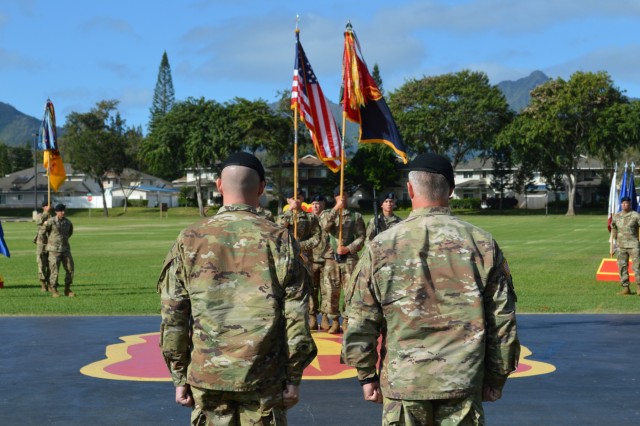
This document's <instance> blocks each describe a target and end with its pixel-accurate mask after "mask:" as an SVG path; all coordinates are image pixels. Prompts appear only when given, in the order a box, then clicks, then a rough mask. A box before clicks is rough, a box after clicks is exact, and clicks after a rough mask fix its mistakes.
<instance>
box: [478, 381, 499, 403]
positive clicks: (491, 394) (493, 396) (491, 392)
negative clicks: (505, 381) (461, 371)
mask: <svg viewBox="0 0 640 426" xmlns="http://www.w3.org/2000/svg"><path fill="white" fill-rule="evenodd" d="M500 398H502V391H501V390H500V389H496V388H492V387H491V386H489V385H484V386H483V387H482V400H483V401H489V402H494V401H497V400H499V399H500Z"/></svg>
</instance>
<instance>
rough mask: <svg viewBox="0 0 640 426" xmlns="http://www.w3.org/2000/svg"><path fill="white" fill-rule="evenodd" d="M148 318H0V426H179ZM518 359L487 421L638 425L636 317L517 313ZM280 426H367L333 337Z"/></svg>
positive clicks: (369, 415)
mask: <svg viewBox="0 0 640 426" xmlns="http://www.w3.org/2000/svg"><path fill="white" fill-rule="evenodd" d="M159 323H160V318H159V317H153V316H141V317H2V318H0V341H1V342H2V346H1V348H0V359H1V361H0V425H85V424H91V425H132V426H136V425H154V426H161V425H187V424H189V410H188V409H186V408H183V407H180V406H177V405H176V404H175V403H174V402H173V397H174V390H173V386H172V384H171V383H170V382H169V381H168V374H167V372H166V369H165V368H164V366H163V365H162V360H161V357H160V354H159V351H158V347H157V344H158V343H157V342H158V333H157V331H158V326H159ZM519 330H520V338H521V342H522V345H523V346H524V348H523V354H522V356H521V363H520V367H519V368H518V371H517V372H516V373H515V374H514V378H513V379H511V380H510V381H509V382H508V383H507V387H506V389H505V395H504V397H503V399H502V400H500V401H498V402H496V403H493V404H486V405H485V407H486V419H487V424H489V425H510V426H511V425H523V426H524V425H536V426H540V425H563V426H564V425H616V426H624V425H629V426H631V425H638V424H640V364H639V362H640V338H639V335H640V315H520V316H519ZM315 338H316V342H317V344H318V347H319V353H320V356H319V357H318V359H317V360H316V361H315V362H314V364H312V365H311V366H310V367H309V368H308V369H307V370H306V371H305V380H304V381H303V383H302V388H301V402H300V403H299V404H298V405H297V406H296V407H294V408H293V409H292V410H291V411H290V412H289V423H290V424H291V425H304V426H311V425H337V426H339V425H349V426H359V425H363V426H364V425H378V424H380V410H381V408H380V406H379V405H374V404H372V403H369V402H365V401H363V400H362V396H361V390H360V386H359V384H358V382H357V381H356V379H354V378H353V370H351V369H347V368H345V367H344V366H341V365H340V364H339V363H338V362H337V359H338V353H339V347H340V338H339V336H338V337H336V336H331V335H328V334H324V333H318V334H317V335H316V336H315Z"/></svg>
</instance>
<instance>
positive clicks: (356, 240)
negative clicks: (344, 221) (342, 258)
mask: <svg viewBox="0 0 640 426" xmlns="http://www.w3.org/2000/svg"><path fill="white" fill-rule="evenodd" d="M355 218H356V223H355V225H354V229H353V241H352V242H351V244H349V245H348V246H347V248H348V249H349V251H350V252H351V253H352V254H358V252H359V251H360V250H361V249H362V246H364V241H365V238H366V235H367V227H366V226H365V224H364V219H363V218H362V215H361V214H360V213H356V214H355Z"/></svg>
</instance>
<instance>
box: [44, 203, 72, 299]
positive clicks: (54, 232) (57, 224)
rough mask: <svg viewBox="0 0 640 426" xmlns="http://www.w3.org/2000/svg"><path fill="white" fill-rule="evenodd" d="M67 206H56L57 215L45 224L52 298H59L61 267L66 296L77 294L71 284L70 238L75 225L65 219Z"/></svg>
mask: <svg viewBox="0 0 640 426" xmlns="http://www.w3.org/2000/svg"><path fill="white" fill-rule="evenodd" d="M65 209H66V206H65V205H64V204H58V205H56V208H55V211H56V215H55V216H54V217H52V218H50V219H49V220H47V221H46V222H45V224H44V229H45V232H44V234H45V236H44V238H46V240H47V246H46V250H47V252H48V253H49V271H50V272H49V290H51V296H53V297H59V296H60V294H59V293H58V273H59V271H60V265H62V267H63V268H64V272H65V275H64V295H65V296H69V297H74V296H75V293H74V292H73V291H71V283H72V282H73V273H74V265H73V257H72V256H71V246H70V245H69V238H71V236H72V235H73V224H72V223H71V221H70V220H69V219H67V218H66V217H64V215H65Z"/></svg>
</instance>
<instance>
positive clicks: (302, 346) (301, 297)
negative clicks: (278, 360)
mask: <svg viewBox="0 0 640 426" xmlns="http://www.w3.org/2000/svg"><path fill="white" fill-rule="evenodd" d="M287 234H289V233H287ZM288 239H289V242H288V243H287V244H283V246H286V248H285V251H286V253H283V254H284V256H282V259H281V261H284V262H286V264H287V268H286V270H287V271H286V275H285V276H284V277H283V278H282V279H281V281H280V282H281V283H282V284H283V286H284V290H285V296H284V298H285V300H284V316H285V321H286V325H285V327H286V338H287V347H288V357H289V361H288V363H287V383H288V384H293V385H299V384H300V382H301V381H302V372H303V371H304V369H305V368H306V367H307V366H308V365H309V364H310V363H311V361H313V359H314V358H315V357H316V354H317V348H316V345H315V343H314V341H313V338H312V337H311V330H310V329H309V321H308V310H309V289H308V287H307V286H306V280H305V276H306V274H307V270H306V268H305V267H304V265H303V263H302V258H301V257H300V246H299V245H298V243H297V242H296V241H295V239H294V238H293V236H292V235H291V234H289V238H288Z"/></svg>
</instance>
